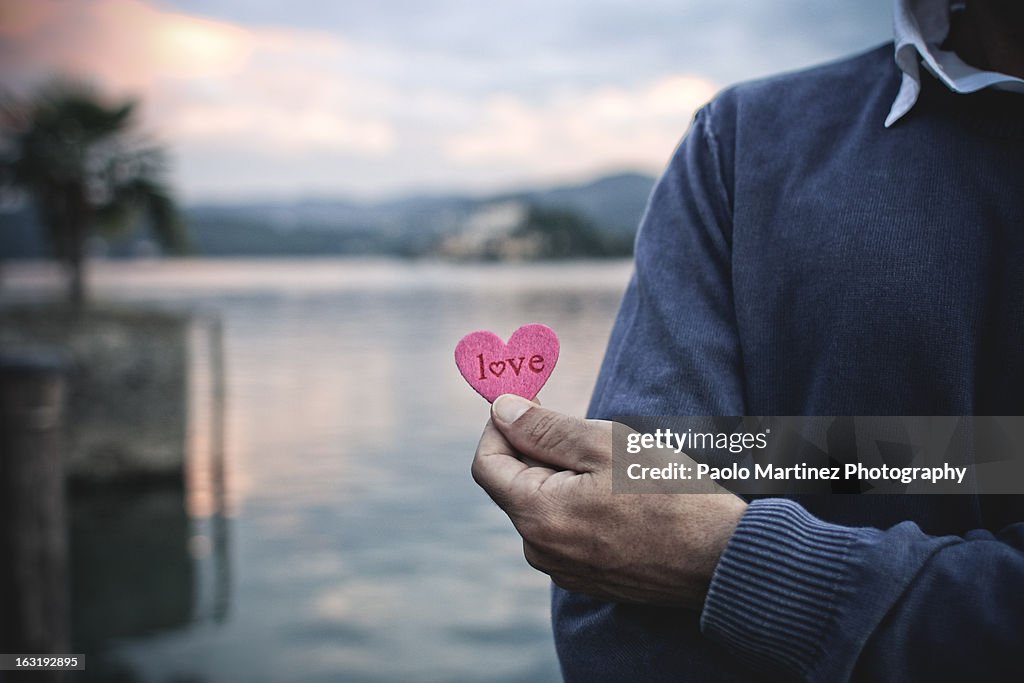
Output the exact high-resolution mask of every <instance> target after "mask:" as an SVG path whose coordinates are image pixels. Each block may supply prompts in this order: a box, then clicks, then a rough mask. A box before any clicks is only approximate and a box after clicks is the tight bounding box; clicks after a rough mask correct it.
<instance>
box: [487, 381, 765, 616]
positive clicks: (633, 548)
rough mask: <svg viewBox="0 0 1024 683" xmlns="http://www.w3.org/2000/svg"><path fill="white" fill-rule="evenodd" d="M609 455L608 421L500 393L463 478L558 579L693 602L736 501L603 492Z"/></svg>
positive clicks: (622, 594) (642, 598) (661, 601)
mask: <svg viewBox="0 0 1024 683" xmlns="http://www.w3.org/2000/svg"><path fill="white" fill-rule="evenodd" d="M611 459H612V423H611V422H605V421H599V420H581V419H578V418H573V417H568V416H566V415H562V414H560V413H557V412H555V411H552V410H547V409H545V408H541V407H540V406H538V405H536V404H534V403H531V402H529V401H527V400H526V399H523V398H520V397H518V396H513V395H508V394H506V395H504V396H500V397H499V398H498V399H497V400H496V401H495V402H494V405H493V406H492V408H491V420H490V421H488V423H487V425H486V426H485V427H484V433H483V436H481V438H480V444H479V446H477V450H476V457H475V458H474V459H473V478H474V479H475V480H476V482H477V483H478V484H480V486H481V487H483V489H484V490H485V491H487V493H488V494H489V495H490V496H491V498H493V499H494V501H495V502H496V503H497V504H498V505H499V506H500V507H501V508H502V509H503V510H504V511H505V512H506V514H508V516H509V518H510V519H511V520H512V523H513V524H514V525H515V527H516V529H517V530H518V531H519V534H520V535H521V536H522V537H523V553H524V554H525V555H526V560H527V562H529V563H530V564H531V565H532V566H533V567H535V568H536V569H539V570H540V571H542V572H544V573H546V574H549V575H550V576H551V578H552V580H554V582H555V583H556V584H558V585H559V586H561V587H562V588H565V589H568V590H572V591H578V592H582V593H588V594H590V595H593V596H595V597H599V598H603V599H607V600H616V601H622V602H641V603H648V604H657V605H682V606H686V607H692V608H694V609H700V607H701V606H702V605H703V603H704V597H705V595H706V594H707V589H708V584H709V583H710V581H711V575H712V572H713V571H714V568H715V565H716V564H717V563H718V558H719V557H720V556H721V554H722V551H723V550H724V549H725V545H726V543H727V542H728V540H729V538H730V537H731V536H732V533H733V531H734V530H735V528H736V525H737V524H738V523H739V520H740V517H742V516H743V512H744V510H745V509H746V503H744V502H743V501H742V500H741V499H740V498H738V497H736V496H734V495H731V494H728V493H690V494H614V495H613V494H612V473H611V467H612V462H611ZM524 460H526V461H527V462H530V463H531V465H533V466H531V465H528V464H526V462H524ZM705 490H706V489H705Z"/></svg>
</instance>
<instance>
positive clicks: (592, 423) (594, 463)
mask: <svg viewBox="0 0 1024 683" xmlns="http://www.w3.org/2000/svg"><path fill="white" fill-rule="evenodd" d="M491 419H492V421H493V422H494V425H495V426H496V427H497V428H498V429H499V430H500V431H501V433H502V434H503V435H504V436H505V439H506V440H508V442H509V443H510V444H511V445H512V447H513V448H515V449H516V450H517V451H519V452H520V453H522V454H523V455H525V456H527V457H529V458H531V459H533V460H536V461H539V462H541V463H544V464H546V465H549V466H552V467H555V468H557V469H567V470H574V471H576V472H592V471H594V470H597V469H599V468H601V467H602V466H604V465H605V464H606V463H608V462H609V461H610V460H611V453H612V436H611V423H610V422H601V421H597V420H582V419H580V418H578V417H572V416H569V415H563V414H562V413H559V412H556V411H554V410H549V409H547V408H541V407H540V406H539V405H537V404H536V403H533V402H531V401H527V400H526V399H525V398H522V397H521V396H516V395H515V394H502V395H501V396H499V397H498V398H497V399H496V400H495V401H494V404H493V405H492V406H491Z"/></svg>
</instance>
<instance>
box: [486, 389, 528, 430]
mask: <svg viewBox="0 0 1024 683" xmlns="http://www.w3.org/2000/svg"><path fill="white" fill-rule="evenodd" d="M532 407H533V404H532V403H530V402H529V401H527V400H526V399H525V398H523V397H522V396H516V395H515V394H502V395H501V396H499V397H498V398H496V399H495V400H494V415H495V416H496V417H497V418H498V419H499V420H501V421H502V422H507V423H512V422H515V421H516V420H518V419H519V418H520V417H522V415H523V413H525V412H526V411H527V410H529V409H530V408H532Z"/></svg>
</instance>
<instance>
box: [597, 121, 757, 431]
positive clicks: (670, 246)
mask: <svg viewBox="0 0 1024 683" xmlns="http://www.w3.org/2000/svg"><path fill="white" fill-rule="evenodd" d="M712 106H713V104H711V105H708V106H707V107H705V108H704V109H702V110H700V111H698V112H697V114H696V116H695V118H694V121H693V124H692V125H691V127H690V130H689V132H688V133H687V135H686V137H685V138H684V139H683V142H682V143H681V144H680V146H679V147H678V148H677V150H676V152H675V155H674V156H673V159H672V161H671V163H670V164H669V166H668V168H667V169H666V171H665V173H664V174H663V175H662V177H661V179H660V180H659V181H658V183H657V184H656V185H655V187H654V190H653V191H652V193H651V197H650V199H649V201H648V204H647V209H646V211H645V212H644V216H643V218H642V219H641V222H640V229H639V231H638V233H637V241H636V255H635V264H636V265H635V270H634V274H633V277H632V279H631V281H630V284H629V287H628V288H627V290H626V294H625V297H624V299H623V302H622V307H621V309H620V311H619V315H618V318H617V319H616V322H615V326H614V328H613V330H612V336H611V340H610V341H609V344H608V349H607V351H606V353H605V357H604V362H603V365H602V367H601V373H600V376H599V377H598V382H597V386H596V387H595V389H594V394H593V398H592V400H591V403H590V409H589V414H590V416H591V417H602V418H612V417H615V416H620V415H687V414H690V415H743V414H744V410H743V389H742V387H743V370H742V362H741V358H740V345H739V338H738V334H737V331H736V313H735V309H734V308H733V290H732V262H731V258H732V249H731V243H730V240H731V238H732V235H731V227H730V226H731V225H732V218H731V216H730V200H729V195H728V193H727V190H726V185H725V183H724V182H723V180H722V178H723V175H722V164H721V162H720V157H719V152H718V148H717V146H716V144H715V139H714V133H713V132H712V130H711V127H710V125H709V122H708V119H709V117H710V114H709V110H710V108H711V107H712Z"/></svg>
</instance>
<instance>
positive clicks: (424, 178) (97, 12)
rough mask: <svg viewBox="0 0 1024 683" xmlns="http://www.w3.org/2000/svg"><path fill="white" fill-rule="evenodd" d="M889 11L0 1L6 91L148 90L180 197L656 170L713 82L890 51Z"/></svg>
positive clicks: (542, 3) (151, 115) (759, 4)
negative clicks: (64, 81) (886, 44)
mask: <svg viewBox="0 0 1024 683" xmlns="http://www.w3.org/2000/svg"><path fill="white" fill-rule="evenodd" d="M889 4H890V3H889V0H857V1H856V2H851V1H850V0H703V1H698V0H637V1H634V2H625V1H620V2H610V1H606V0H518V1H517V2H509V3H495V4H494V5H491V4H490V3H482V2H469V1H467V0H436V1H428V0H422V1H416V0H376V1H374V2H355V1H354V0H340V1H338V2H328V1H325V0H288V1H286V2H282V1H278V2H269V1H264V0H176V1H171V0H0V79H2V82H3V86H4V87H5V88H6V89H14V90H19V89H26V88H30V87H31V86H32V84H34V83H38V82H39V81H41V80H44V79H46V78H48V77H49V76H51V75H52V74H54V73H64V74H75V75H79V76H83V77H85V78H88V79H90V80H92V81H93V82H95V83H97V84H98V85H99V86H100V87H101V88H102V90H103V91H105V92H107V93H109V94H111V95H112V96H127V95H132V96H137V97H139V98H141V100H142V103H143V105H142V118H143V123H144V126H145V128H146V130H147V131H149V132H150V133H151V134H152V135H153V136H155V137H156V138H157V139H159V140H160V141H161V142H163V143H164V144H165V145H166V146H167V147H168V148H169V149H170V150H171V152H172V154H173V160H174V175H173V180H174V184H175V186H176V187H177V189H178V191H179V193H180V194H181V195H182V197H183V198H184V199H185V200H186V201H190V202H192V201H200V200H204V201H205V200H224V201H227V200H238V199H249V198H254V197H262V198H266V197H278V198H290V197H314V196H361V197H379V196H387V195H395V194H399V193H404V192H409V191H416V192H432V191H452V190H454V191H470V192H482V191H488V190H493V189H496V188H507V187H509V186H525V185H538V184H543V183H547V182H558V181H567V180H568V181H574V180H581V179H586V178H588V177H592V176H594V175H597V174H599V173H602V172H606V171H611V170H618V169H637V170H644V171H649V172H652V173H655V172H657V171H658V170H659V169H660V168H661V167H662V166H663V164H664V163H665V161H666V159H667V157H668V155H669V154H670V153H671V151H672V148H673V147H674V146H675V143H676V142H677V141H678V138H679V137H680V135H681V134H682V133H683V132H684V131H685V129H686V126H687V123H688V122H689V119H690V117H691V116H692V113H693V111H694V109H695V108H696V107H698V106H700V105H701V104H702V103H703V102H705V101H707V100H708V99H709V98H710V97H711V96H713V95H714V93H715V92H716V91H717V90H718V89H720V88H721V87H723V86H725V85H728V84H730V83H733V82H736V81H739V80H744V79H749V78H754V77H758V76H762V75H766V74H769V73H773V72H777V71H781V70H787V69H793V68H798V67H801V66H806V65H810V64H813V63H816V62H820V61H824V60H828V59H833V58H837V57H840V56H842V55H844V54H848V53H851V52H854V51H858V50H862V49H866V48H869V47H871V46H873V45H876V44H878V43H880V42H883V41H885V40H887V39H888V37H889V34H890V25H891V10H890V6H889Z"/></svg>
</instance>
